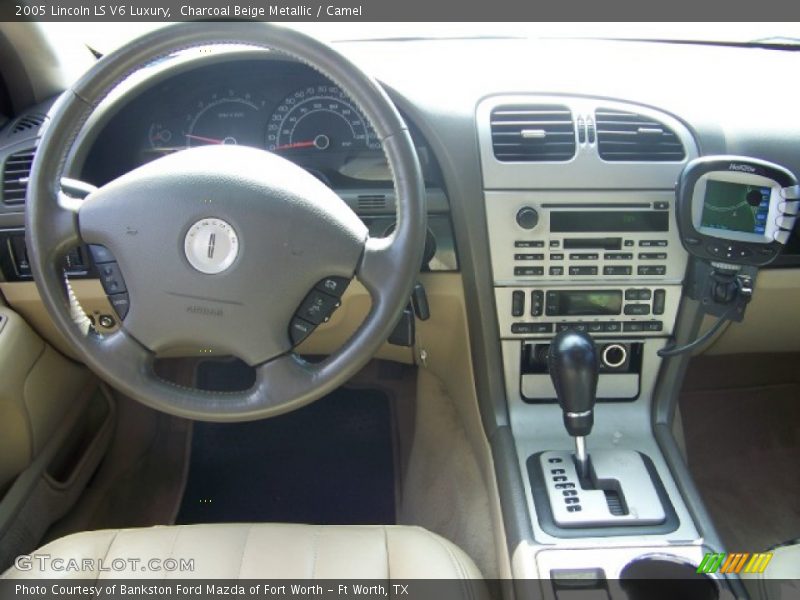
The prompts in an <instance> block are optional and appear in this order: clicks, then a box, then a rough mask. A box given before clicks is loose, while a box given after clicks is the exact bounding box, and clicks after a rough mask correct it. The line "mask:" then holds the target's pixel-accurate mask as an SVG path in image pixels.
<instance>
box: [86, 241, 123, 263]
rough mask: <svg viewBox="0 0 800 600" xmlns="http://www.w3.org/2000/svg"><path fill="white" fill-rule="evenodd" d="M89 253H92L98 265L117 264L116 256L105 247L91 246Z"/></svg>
mask: <svg viewBox="0 0 800 600" xmlns="http://www.w3.org/2000/svg"><path fill="white" fill-rule="evenodd" d="M89 251H90V252H91V253H92V258H93V259H94V262H95V264H96V265H100V264H103V263H110V262H116V259H115V258H114V255H113V254H111V250H109V249H108V248H106V247H105V246H99V245H96V244H92V245H91V246H89Z"/></svg>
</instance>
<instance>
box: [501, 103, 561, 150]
mask: <svg viewBox="0 0 800 600" xmlns="http://www.w3.org/2000/svg"><path fill="white" fill-rule="evenodd" d="M491 124H492V148H493V149H494V156H495V158H497V160H499V161H502V162H557V161H567V160H570V159H571V158H572V157H573V156H575V126H574V124H573V121H572V112H570V110H569V108H567V107H566V106H564V105H562V104H508V105H504V106H498V107H497V108H495V109H494V110H493V111H492V115H491Z"/></svg>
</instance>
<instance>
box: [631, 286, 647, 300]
mask: <svg viewBox="0 0 800 600" xmlns="http://www.w3.org/2000/svg"><path fill="white" fill-rule="evenodd" d="M650 296H651V293H650V290H648V289H646V288H645V289H641V290H636V289H630V290H625V300H650Z"/></svg>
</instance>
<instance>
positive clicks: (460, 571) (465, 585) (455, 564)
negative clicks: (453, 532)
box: [431, 535, 474, 598]
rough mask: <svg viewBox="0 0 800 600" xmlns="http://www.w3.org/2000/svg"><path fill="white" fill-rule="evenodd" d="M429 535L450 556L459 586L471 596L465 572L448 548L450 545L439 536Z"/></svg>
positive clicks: (466, 594) (471, 592) (472, 595)
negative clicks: (459, 579)
mask: <svg viewBox="0 0 800 600" xmlns="http://www.w3.org/2000/svg"><path fill="white" fill-rule="evenodd" d="M431 537H433V539H435V540H436V543H437V544H439V546H441V547H442V548H443V549H444V551H445V552H446V553H447V556H449V557H450V562H451V563H452V564H453V567H454V568H455V571H456V573H458V575H460V576H461V587H462V588H463V589H464V592H465V594H464V595H465V596H467V597H469V598H473V597H474V594H473V590H472V586H471V585H468V583H467V572H466V570H465V569H464V568H463V565H462V564H461V562H460V561H459V560H458V558H456V555H455V554H454V553H453V550H452V549H451V548H450V546H448V545H447V544H445V543H444V541H443V540H442V539H441V538H440V537H439V536H437V535H431Z"/></svg>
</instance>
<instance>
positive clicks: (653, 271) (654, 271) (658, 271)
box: [636, 265, 667, 275]
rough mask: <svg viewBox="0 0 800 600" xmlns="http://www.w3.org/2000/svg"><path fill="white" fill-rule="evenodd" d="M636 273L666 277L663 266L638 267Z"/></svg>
mask: <svg viewBox="0 0 800 600" xmlns="http://www.w3.org/2000/svg"><path fill="white" fill-rule="evenodd" d="M636 272H637V273H638V274H639V275H666V273H667V267H665V266H664V265H646V266H641V267H639V268H638V269H637V270H636Z"/></svg>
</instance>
